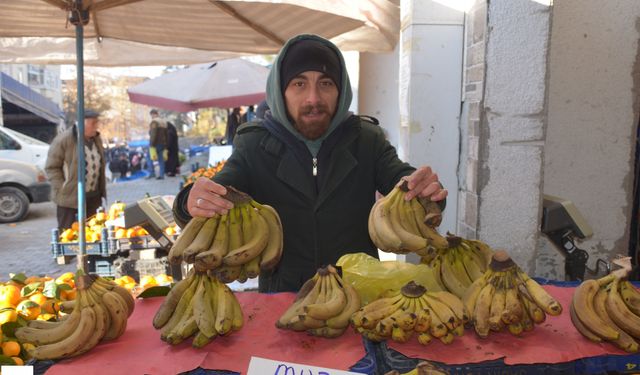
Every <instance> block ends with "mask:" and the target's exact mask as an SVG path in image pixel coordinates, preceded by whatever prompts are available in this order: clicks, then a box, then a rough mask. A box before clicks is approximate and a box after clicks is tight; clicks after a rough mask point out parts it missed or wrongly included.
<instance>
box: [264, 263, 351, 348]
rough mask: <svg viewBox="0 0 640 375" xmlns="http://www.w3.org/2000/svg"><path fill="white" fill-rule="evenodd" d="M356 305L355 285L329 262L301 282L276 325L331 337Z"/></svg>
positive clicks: (341, 330)
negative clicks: (343, 277) (298, 289)
mask: <svg viewBox="0 0 640 375" xmlns="http://www.w3.org/2000/svg"><path fill="white" fill-rule="evenodd" d="M359 308H360V297H359V296H358V293H357V292H356V290H355V288H354V287H353V286H351V284H349V283H346V282H344V280H342V278H341V277H340V275H339V274H338V271H337V270H336V269H335V267H333V266H331V265H329V266H327V267H323V268H320V269H319V270H318V272H316V274H315V275H314V276H313V277H312V278H311V279H309V280H307V282H306V283H304V285H302V288H300V291H299V292H298V294H297V295H296V299H295V301H294V302H293V304H292V305H291V306H290V307H289V308H288V309H287V311H285V312H284V314H282V316H281V317H280V319H278V321H277V322H276V327H278V328H281V329H290V330H293V331H307V332H308V333H310V334H311V335H314V336H322V337H327V338H334V337H338V336H340V335H342V334H343V333H344V331H345V330H346V329H347V327H348V326H349V319H350V318H351V314H353V313H354V312H356V311H357V310H358V309H359Z"/></svg>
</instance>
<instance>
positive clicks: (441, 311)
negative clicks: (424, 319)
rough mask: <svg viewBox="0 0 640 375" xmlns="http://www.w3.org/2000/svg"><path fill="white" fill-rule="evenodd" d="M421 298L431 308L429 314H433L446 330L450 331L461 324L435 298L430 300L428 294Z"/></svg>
mask: <svg viewBox="0 0 640 375" xmlns="http://www.w3.org/2000/svg"><path fill="white" fill-rule="evenodd" d="M422 298H423V300H424V301H425V302H426V303H427V305H428V306H429V307H430V308H431V312H433V313H434V314H435V315H436V316H437V317H438V318H439V319H440V321H442V322H443V323H444V324H445V325H446V326H447V329H448V330H452V329H454V328H456V327H457V326H459V325H461V324H462V321H461V320H459V319H458V318H457V317H456V315H455V314H454V313H453V311H452V310H451V309H450V308H449V306H447V305H446V304H444V303H442V302H441V301H439V300H438V299H436V298H432V297H431V296H429V295H428V294H426V295H424V296H423V297H422Z"/></svg>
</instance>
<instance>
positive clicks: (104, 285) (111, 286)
mask: <svg viewBox="0 0 640 375" xmlns="http://www.w3.org/2000/svg"><path fill="white" fill-rule="evenodd" d="M92 287H93V288H95V290H97V291H98V292H99V293H103V292H104V291H110V292H115V293H118V294H119V295H120V297H122V299H123V300H124V302H125V303H126V304H127V316H131V314H133V310H134V309H135V306H136V301H135V300H134V299H133V296H132V295H131V292H129V291H128V290H127V289H125V288H123V287H121V286H120V285H118V284H116V283H114V282H113V281H109V280H106V279H104V278H102V277H97V278H96V279H95V281H94V283H93V284H92ZM101 289H102V290H101Z"/></svg>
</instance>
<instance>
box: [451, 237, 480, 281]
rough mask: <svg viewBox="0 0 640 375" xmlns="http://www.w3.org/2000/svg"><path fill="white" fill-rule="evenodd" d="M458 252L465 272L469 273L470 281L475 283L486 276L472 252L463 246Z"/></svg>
mask: <svg viewBox="0 0 640 375" xmlns="http://www.w3.org/2000/svg"><path fill="white" fill-rule="evenodd" d="M457 250H458V255H459V257H460V260H461V263H462V265H463V266H464V269H465V271H467V275H468V276H469V280H471V281H472V282H473V281H475V280H476V279H479V278H481V277H482V275H484V272H485V270H484V269H482V265H481V264H478V262H479V261H478V260H477V259H476V258H475V257H474V256H473V255H471V253H472V252H471V251H468V250H465V249H464V248H463V247H462V246H459V247H458V248H457Z"/></svg>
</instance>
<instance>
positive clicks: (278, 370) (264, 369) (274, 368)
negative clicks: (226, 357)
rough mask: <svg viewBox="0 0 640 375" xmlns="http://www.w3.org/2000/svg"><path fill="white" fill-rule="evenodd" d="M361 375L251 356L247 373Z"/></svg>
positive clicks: (270, 374) (258, 374)
mask: <svg viewBox="0 0 640 375" xmlns="http://www.w3.org/2000/svg"><path fill="white" fill-rule="evenodd" d="M299 374H305V375H307V374H309V375H361V374H358V373H356V372H351V371H343V370H335V369H328V368H323V367H316V366H309V365H303V364H300V363H291V362H284V361H273V360H270V359H266V358H260V357H251V361H250V362H249V369H248V370H247V375H299Z"/></svg>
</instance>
